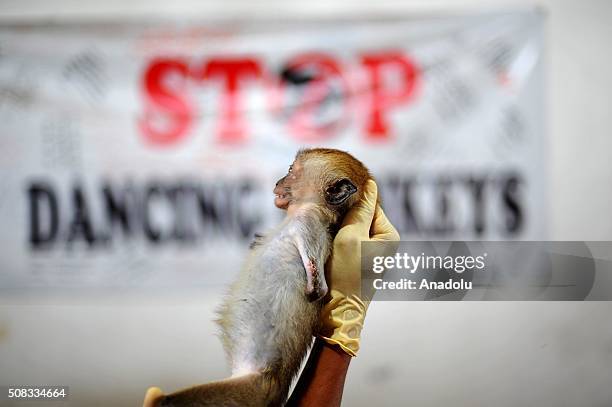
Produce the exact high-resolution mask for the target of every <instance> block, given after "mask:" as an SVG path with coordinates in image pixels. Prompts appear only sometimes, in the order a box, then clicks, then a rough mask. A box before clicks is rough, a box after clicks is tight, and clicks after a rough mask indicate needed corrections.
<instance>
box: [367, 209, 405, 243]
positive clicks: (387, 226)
mask: <svg viewBox="0 0 612 407" xmlns="http://www.w3.org/2000/svg"><path fill="white" fill-rule="evenodd" d="M370 235H371V240H376V241H392V242H393V241H398V240H400V235H399V233H397V229H395V227H394V226H393V225H392V224H391V222H390V221H389V219H388V218H387V216H386V215H385V213H384V212H383V209H382V207H381V206H380V205H376V210H375V212H374V219H373V221H372V227H371V228H370Z"/></svg>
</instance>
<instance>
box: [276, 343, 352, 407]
mask: <svg viewBox="0 0 612 407" xmlns="http://www.w3.org/2000/svg"><path fill="white" fill-rule="evenodd" d="M350 363H351V357H350V356H349V355H347V354H346V353H345V352H343V351H342V350H340V349H338V348H337V347H336V346H334V345H330V344H328V343H327V342H325V341H323V340H321V339H319V338H317V339H316V340H315V343H314V346H313V348H312V352H310V357H309V358H308V362H307V363H306V366H305V367H304V370H303V371H302V374H301V375H300V379H299V381H298V383H297V385H296V386H295V389H294V390H293V393H292V394H291V397H290V398H289V402H288V403H287V406H289V407H315V406H316V407H320V406H326V407H339V406H340V403H341V402H342V391H343V390H344V380H345V378H346V372H347V371H348V367H349V364H350Z"/></svg>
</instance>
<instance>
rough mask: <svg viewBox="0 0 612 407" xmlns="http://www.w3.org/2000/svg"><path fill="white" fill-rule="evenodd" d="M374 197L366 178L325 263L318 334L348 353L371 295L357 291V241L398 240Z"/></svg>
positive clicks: (353, 352)
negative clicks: (324, 299) (325, 292)
mask: <svg viewBox="0 0 612 407" xmlns="http://www.w3.org/2000/svg"><path fill="white" fill-rule="evenodd" d="M377 200H378V188H377V186H376V183H375V182H374V181H373V180H370V181H368V183H367V184H366V186H365V190H364V197H363V198H362V200H361V201H360V202H358V203H357V204H356V205H355V206H354V207H353V208H351V210H350V211H349V212H348V213H347V214H346V216H345V218H344V222H343V223H342V226H341V228H340V230H339V231H338V234H337V235H336V238H335V239H334V242H333V248H332V254H331V256H330V258H329V260H328V261H327V264H326V265H325V270H326V274H327V282H328V285H329V288H330V290H329V297H330V300H329V301H328V302H327V303H326V304H325V305H324V307H323V312H322V313H321V319H320V322H321V328H320V331H319V336H320V337H321V338H322V339H324V340H325V341H326V342H327V343H330V344H334V345H338V346H339V347H340V348H341V349H342V350H344V351H345V352H346V353H348V354H349V355H351V356H356V355H357V352H358V351H359V339H360V335H361V329H362V328H363V321H364V319H365V314H366V310H367V308H368V305H369V303H370V300H371V297H370V296H371V295H372V293H362V292H361V242H362V241H399V239H400V236H399V234H398V233H397V230H396V229H395V227H393V225H392V224H391V222H389V219H387V217H386V216H385V214H384V212H383V210H382V208H381V207H380V205H379V204H378V203H377Z"/></svg>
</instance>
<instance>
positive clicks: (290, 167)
mask: <svg viewBox="0 0 612 407" xmlns="http://www.w3.org/2000/svg"><path fill="white" fill-rule="evenodd" d="M292 172H293V164H292V165H290V166H289V173H290V174H291V173H292Z"/></svg>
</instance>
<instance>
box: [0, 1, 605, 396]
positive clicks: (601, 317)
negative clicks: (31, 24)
mask: <svg viewBox="0 0 612 407" xmlns="http://www.w3.org/2000/svg"><path fill="white" fill-rule="evenodd" d="M534 4H536V5H540V6H542V7H543V9H544V11H545V14H546V22H545V54H546V57H545V59H546V64H545V78H546V79H545V82H546V89H545V99H546V100H545V102H546V103H545V107H546V126H547V131H546V136H547V139H546V154H547V159H546V161H545V168H546V176H547V179H548V183H547V189H548V191H547V194H546V195H547V205H548V206H547V208H549V210H547V211H545V212H544V213H543V214H542V216H546V217H547V224H548V226H549V236H550V237H551V238H552V239H558V240H610V239H612V217H611V216H610V215H609V213H608V211H609V210H610V208H612V188H610V186H611V185H612V164H611V163H610V160H609V158H608V156H609V154H610V151H612V137H610V131H609V128H610V127H611V125H612V123H611V121H612V116H611V115H610V102H611V96H610V95H611V92H610V91H611V90H612V79H611V78H610V75H609V71H610V69H609V67H610V64H611V62H612V61H611V55H610V51H609V44H608V40H609V38H612V24H610V23H611V22H612V3H610V2H608V1H582V2H575V1H541V2H537V3H534V2H528V1H506V2H491V1H430V2H388V1H382V2H376V3H374V2H366V1H355V2H343V1H340V2H334V3H333V4H330V3H329V2H324V1H309V2H293V1H285V2H280V1H279V2H257V3H256V4H255V3H249V2H231V1H225V2H219V3H213V2H197V1H192V2H178V1H173V2H163V1H158V0H156V1H147V2H144V1H133V2H126V1H122V2H121V1H106V2H95V3H94V2H91V3H89V2H79V1H56V2H45V1H11V0H9V1H4V2H3V3H2V5H0V18H1V20H2V21H4V22H14V21H23V20H28V21H48V20H52V21H58V22H62V21H81V20H83V19H85V20H90V19H91V20H97V19H111V20H112V19H120V18H126V17H128V18H134V19H138V18H140V17H160V16H162V17H173V18H180V17H181V16H189V17H192V18H197V17H198V16H205V17H232V16H238V17H240V16H243V17H244V16H248V17H250V16H260V17H270V16H272V17H279V16H283V15H292V16H295V15H297V16H309V17H326V18H328V17H334V16H337V17H346V16H354V17H364V16H370V15H373V14H377V13H381V14H386V13H391V14H393V13H398V12H401V13H406V15H407V16H411V15H414V14H417V15H423V14H425V15H428V14H434V15H435V14H437V13H447V12H462V13H463V12H465V13H470V12H478V11H483V9H486V10H489V11H495V10H499V9H507V8H512V7H518V6H525V5H534ZM0 55H1V51H0ZM2 137H6V135H2ZM218 300H219V298H218V297H206V298H204V299H202V298H199V297H197V296H196V297H193V296H184V297H178V298H177V297H163V298H150V297H146V296H142V295H135V296H133V297H128V298H126V297H125V296H122V295H121V293H120V292H119V293H115V294H114V295H105V296H102V297H101V296H92V297H73V296H71V297H70V298H66V297H62V296H55V295H52V296H44V295H42V296H41V295H38V294H37V295H29V294H25V295H3V296H2V297H1V298H0V303H1V305H2V308H1V312H0V341H1V342H0V360H1V361H2V362H0V366H1V368H0V384H3V385H4V384H16V385H22V384H45V383H54V384H65V385H69V386H70V388H71V393H72V395H71V398H70V400H69V402H68V405H74V406H90V405H92V406H93V405H126V406H127V405H138V403H139V402H140V398H141V397H142V395H143V394H144V390H145V389H146V387H147V386H149V385H160V386H162V388H163V389H164V390H167V391H171V390H175V389H176V388H178V387H181V386H184V385H187V384H191V383H198V382H203V381H207V380H212V379H217V378H220V377H223V376H224V375H225V374H226V372H227V369H226V365H225V362H224V359H223V355H222V353H221V347H220V344H219V343H218V341H217V340H216V338H215V337H214V336H213V335H212V332H214V330H215V327H214V326H213V325H212V323H210V321H211V319H212V318H213V310H214V307H215V306H216V304H217V303H218ZM610 311H612V306H611V305H610V304H609V303H518V302H517V303H377V304H374V305H373V306H372V308H371V311H370V313H369V315H368V319H367V324H366V328H365V330H364V344H363V351H362V354H361V355H360V356H359V357H358V358H357V359H356V360H355V361H354V362H353V364H352V366H351V369H350V372H349V377H348V381H347V385H346V390H345V405H347V406H366V405H371V404H374V403H376V404H379V405H415V406H439V405H445V404H452V405H459V406H480V405H482V406H484V405H499V406H518V405H540V406H608V405H611V404H612V389H611V388H610V386H609V378H610V377H611V376H612V324H610V317H609V315H610Z"/></svg>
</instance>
